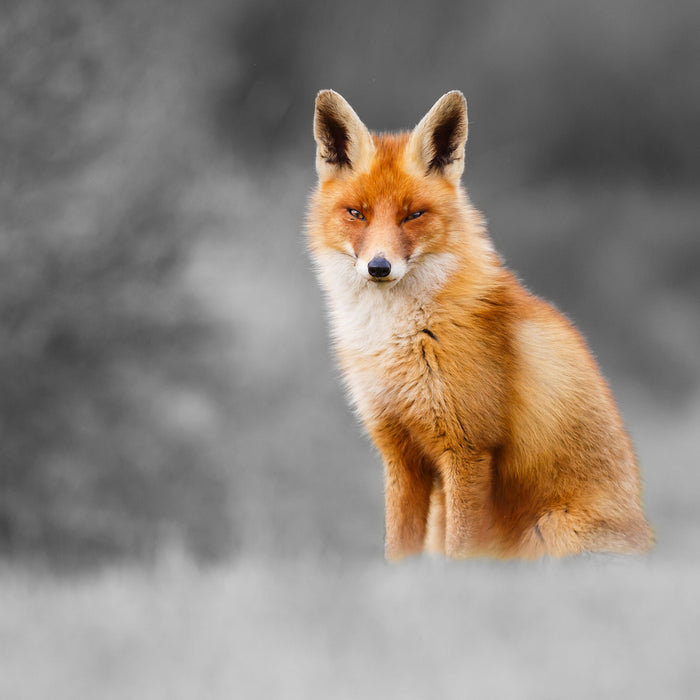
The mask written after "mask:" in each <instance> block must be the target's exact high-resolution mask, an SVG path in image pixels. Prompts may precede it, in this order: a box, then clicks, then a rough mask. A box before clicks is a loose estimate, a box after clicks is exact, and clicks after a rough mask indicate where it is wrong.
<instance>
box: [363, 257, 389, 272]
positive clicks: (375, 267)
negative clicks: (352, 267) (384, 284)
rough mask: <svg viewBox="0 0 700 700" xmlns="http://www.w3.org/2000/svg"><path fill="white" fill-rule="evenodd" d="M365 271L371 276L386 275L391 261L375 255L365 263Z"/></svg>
mask: <svg viewBox="0 0 700 700" xmlns="http://www.w3.org/2000/svg"><path fill="white" fill-rule="evenodd" d="M367 272H369V274H370V275H372V277H386V276H387V275H388V274H389V273H390V272H391V263H390V262H389V261H388V260H387V259H386V258H382V257H381V256H380V255H377V256H375V257H373V258H372V259H371V260H370V261H369V263H368V264H367Z"/></svg>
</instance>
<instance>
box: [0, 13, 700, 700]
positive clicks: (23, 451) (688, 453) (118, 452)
mask: <svg viewBox="0 0 700 700" xmlns="http://www.w3.org/2000/svg"><path fill="white" fill-rule="evenodd" d="M699 35H700V5H699V4H698V3H696V2H690V1H688V2H680V3H674V4H673V5H672V6H669V7H666V6H664V7H662V6H661V5H659V4H654V3H647V2H641V3H639V2H632V1H631V0H629V1H626V0H625V1H622V2H615V3H607V4H603V3H595V4H590V3H579V4H573V3H558V2H555V1H554V0H538V1H537V2H534V3H517V2H515V1H514V0H508V1H506V2H503V3H489V2H487V1H486V0H483V1H478V2H470V3H454V2H452V0H449V1H448V0H436V2H432V3H418V2H406V3H403V4H401V5H400V6H398V5H395V4H391V3H387V2H384V1H383V0H379V2H376V1H373V2H369V0H361V1H360V2H359V3H354V4H346V5H344V6H341V5H338V6H335V5H326V4H323V3H320V2H311V1H309V0H306V1H305V0H299V1H295V2H289V3H275V2H272V1H270V2H254V1H253V0H242V1H241V2H238V3H229V2H225V1H224V0H204V1H203V2H199V3H187V2H185V1H184V0H177V1H175V2H173V1H172V0H171V1H170V2H166V1H165V0H146V1H145V2H144V1H143V0H121V1H120V2H116V3H94V2H91V1H90V0H71V1H70V2H65V3H52V2H49V1H48V0H23V1H22V2H14V1H13V2H10V3H7V4H6V6H4V7H3V10H2V20H0V431H1V435H2V439H1V440H0V698H3V699H4V698H8V699H12V700H14V699H20V700H24V699H25V698H26V699H31V700H34V699H37V700H38V699H40V698H41V699H43V698H47V697H52V698H59V699H60V698H71V700H72V699H74V698H81V699H82V698H86V699H87V698H90V699H92V698H129V699H132V698H136V699H138V698H149V699H150V698H162V697H167V698H207V699H208V698H212V699H218V698H231V697H236V698H387V697H388V698H393V697H400V698H432V697H435V698H464V697H468V698H471V697H473V698H479V699H482V698H499V699H500V698H533V699H538V700H539V699H541V698H545V699H546V698H552V699H553V700H554V699H557V698H562V697H566V698H581V699H583V698H586V699H588V698H627V697H634V698H661V697H663V698H666V697H668V698H694V697H697V696H698V694H699V693H700V665H699V664H698V661H697V657H698V649H699V648H700V603H699V602H698V594H697V591H698V590H700V580H699V579H700V510H699V509H698V493H699V490H700V476H699V472H698V466H699V465H700V444H699V442H698V437H697V436H698V428H699V427H700V382H699V381H698V380H699V378H700V275H699V274H698V270H699V269H700V226H699V225H698V221H700V198H698V178H697V173H698V166H699V165H700V163H699V162H698V161H699V160H700V159H699V158H698V149H697V147H696V143H697V125H698V124H699V123H700V93H699V92H698V90H697V86H696V84H697V78H698V75H700V43H699V42H698V41H697V37H698V36H699ZM322 88H333V89H335V90H337V91H339V92H341V93H342V94H343V95H344V96H346V97H347V98H348V100H349V101H350V102H351V103H352V104H353V107H354V108H355V109H356V110H357V112H358V114H359V115H360V116H361V118H362V119H363V121H364V122H365V123H366V124H367V125H368V126H369V127H370V128H372V129H375V130H393V129H400V128H410V127H412V126H414V125H415V123H416V122H417V120H418V119H419V118H420V117H421V116H422V114H423V113H424V111H425V108H426V105H430V104H432V103H433V102H434V100H435V99H437V97H439V96H440V95H441V94H443V93H445V92H447V91H448V90H451V89H459V90H461V91H462V92H463V93H464V94H465V95H466V97H467V100H468V103H469V118H470V126H469V140H468V143H467V157H466V167H465V175H464V182H465V185H466V186H467V188H468V190H469V192H470V195H471V198H472V200H473V202H474V204H475V205H476V206H477V207H478V208H479V209H481V210H482V211H484V213H485V215H486V217H487V219H488V222H489V228H490V231H491V235H492V238H493V240H494V242H495V245H496V247H497V249H498V250H499V251H500V253H501V254H502V255H503V257H504V259H505V261H506V263H507V265H508V266H510V267H511V268H512V269H513V270H515V271H516V273H517V274H518V276H519V277H520V279H522V280H523V282H524V283H525V284H526V286H528V288H530V289H531V290H532V291H534V292H535V293H537V294H540V295H542V296H544V297H546V298H547V299H549V300H550V301H552V302H553V303H554V304H556V305H557V306H558V307H559V308H560V309H561V310H562V311H563V312H564V313H566V314H567V315H568V316H569V317H570V318H571V319H572V320H573V321H574V322H575V323H576V324H577V325H578V327H579V328H580V329H581V330H582V332H583V333H584V334H585V336H586V338H587V339H588V341H589V343H590V345H591V347H592V349H593V351H594V354H595V355H596V357H597V359H598V361H599V363H600V365H601V367H602V370H603V372H604V373H605V375H606V376H607V377H608V379H609V381H610V384H611V386H612V388H613V391H614V393H615V395H616V397H617V400H618V403H619V406H620V409H621V412H622V414H623V416H624V419H625V422H626V424H627V427H628V428H629V430H630V433H631V434H632V437H633V439H634V442H635V445H636V449H637V452H638V455H639V460H640V464H641V471H642V477H643V481H644V502H645V507H646V511H647V514H648V516H649V519H650V521H651V523H652V525H653V526H654V529H655V532H656V539H657V543H656V547H655V548H654V550H653V551H652V552H651V553H650V554H649V555H648V556H644V557H612V556H586V557H580V558H573V559H566V560H549V559H547V560H541V561H536V562H495V561H483V560H477V561H463V562H448V561H445V560H442V559H439V558H434V557H421V558H414V559H411V560H407V561H405V562H402V563H400V564H396V565H389V564H387V563H385V561H384V559H383V544H382V538H383V495H382V474H381V463H380V459H379V457H378V455H377V454H376V452H375V451H374V450H373V448H372V447H371V445H370V443H369V441H368V439H367V438H366V437H365V436H364V435H363V434H362V431H361V429H360V427H359V424H358V421H357V420H356V418H355V417H354V416H353V415H352V413H351V411H350V410H349V409H348V407H347V405H346V400H345V397H344V395H343V388H342V386H341V382H340V377H339V372H338V371H337V369H336V367H335V366H334V361H333V358H332V353H331V350H330V347H329V341H328V337H327V328H326V318H325V310H324V307H323V300H322V299H321V295H320V292H319V290H318V288H317V285H316V281H315V276H314V274H313V270H312V268H311V263H310V261H309V258H308V255H307V253H306V250H305V241H304V235H303V225H304V216H305V207H306V201H307V197H308V193H309V192H310V190H311V188H312V187H313V184H314V177H315V174H314V143H313V136H312V130H311V120H312V117H313V103H314V97H315V95H316V92H317V91H318V90H319V89H322Z"/></svg>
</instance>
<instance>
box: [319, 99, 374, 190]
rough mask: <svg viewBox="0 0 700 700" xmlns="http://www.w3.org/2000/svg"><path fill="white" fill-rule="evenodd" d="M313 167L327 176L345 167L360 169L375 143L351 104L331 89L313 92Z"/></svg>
mask: <svg viewBox="0 0 700 700" xmlns="http://www.w3.org/2000/svg"><path fill="white" fill-rule="evenodd" d="M314 138H315V139H316V146H317V147H316V170H317V172H318V176H319V178H320V179H321V180H330V179H331V178H334V177H338V176H339V175H341V174H342V173H343V172H345V171H348V170H354V171H357V170H362V169H364V167H365V166H366V165H368V163H369V161H370V160H371V159H372V153H373V152H374V144H373V143H372V137H371V136H370V133H369V131H368V130H367V127H366V126H365V125H364V124H363V123H362V121H361V120H360V118H359V117H358V116H357V114H355V111H354V110H353V108H352V107H351V106H350V105H349V104H348V103H347V102H346V101H345V99H344V98H343V97H341V96H340V95H339V94H338V93H337V92H333V90H321V92H319V93H318V95H317V96H316V114H315V115H314Z"/></svg>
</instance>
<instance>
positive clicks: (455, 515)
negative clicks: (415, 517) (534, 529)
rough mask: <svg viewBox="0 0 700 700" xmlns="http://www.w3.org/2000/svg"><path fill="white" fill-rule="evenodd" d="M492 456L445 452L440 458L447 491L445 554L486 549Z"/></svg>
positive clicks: (464, 554) (461, 554) (458, 555)
mask: <svg viewBox="0 0 700 700" xmlns="http://www.w3.org/2000/svg"><path fill="white" fill-rule="evenodd" d="M491 466H492V456H491V454H490V453H488V452H484V453H480V454H469V455H459V456H458V455H456V454H455V453H454V452H452V451H448V452H445V454H444V455H443V459H442V460H441V462H440V471H441V474H442V480H443V488H444V493H445V554H446V555H447V556H448V557H452V558H455V559H459V558H462V557H468V556H472V555H475V554H481V553H485V551H486V550H487V549H488V545H489V542H488V537H489V528H490V525H491V517H492V511H491V502H492V501H491V499H492V488H493V485H492V470H491Z"/></svg>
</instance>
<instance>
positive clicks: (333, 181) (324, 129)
mask: <svg viewBox="0 0 700 700" xmlns="http://www.w3.org/2000/svg"><path fill="white" fill-rule="evenodd" d="M314 136H315V139H316V145H317V150H316V170H317V172H318V177H319V182H318V187H317V190H316V193H315V195H314V199H313V202H312V206H311V209H310V211H309V244H310V247H311V250H312V252H313V253H314V254H315V255H316V258H317V261H318V263H319V265H320V266H321V268H323V267H324V266H328V265H332V267H333V268H334V271H333V272H331V271H327V270H323V269H321V272H322V278H323V276H324V274H323V273H324V272H325V273H326V275H328V274H337V273H338V272H340V274H342V275H343V276H344V277H345V276H349V277H350V278H351V280H352V281H353V282H354V283H356V284H362V285H364V286H367V285H370V286H376V287H377V288H379V287H383V288H385V289H386V288H391V287H393V286H395V285H397V284H398V283H399V282H400V281H401V280H402V279H404V278H410V277H411V275H412V274H413V273H412V270H414V269H418V268H420V267H425V265H426V261H430V263H429V266H430V267H431V268H432V269H433V270H434V271H435V270H436V269H437V268H439V262H438V256H439V259H440V260H447V259H448V258H449V253H450V249H451V248H452V247H453V246H454V244H455V242H456V241H455V240H454V231H455V228H459V225H460V222H462V221H463V220H464V213H465V210H466V208H467V207H466V203H467V200H466V196H465V194H464V192H463V190H462V188H461V187H460V177H461V175H462V171H463V169H464V147H465V143H466V140H467V103H466V100H465V99H464V96H463V95H462V93H461V92H458V91H453V92H448V93H447V94H446V95H444V96H443V97H441V98H440V99H439V100H438V101H437V102H436V103H435V105H434V106H433V107H432V109H431V110H430V111H429V112H428V113H427V114H426V115H425V117H424V118H423V119H422V120H421V121H420V123H419V124H418V126H416V127H415V129H413V131H411V132H406V133H401V134H372V133H370V131H369V130H368V129H367V127H366V126H365V125H364V124H363V123H362V121H361V120H360V118H359V117H358V116H357V114H356V113H355V112H354V110H353V109H352V107H351V106H350V105H349V104H348V103H347V102H346V101H345V99H343V97H341V96H340V95H339V94H338V93H336V92H333V91H332V90H323V91H322V92H320V93H319V94H318V96H317V98H316V113H315V118H314Z"/></svg>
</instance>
